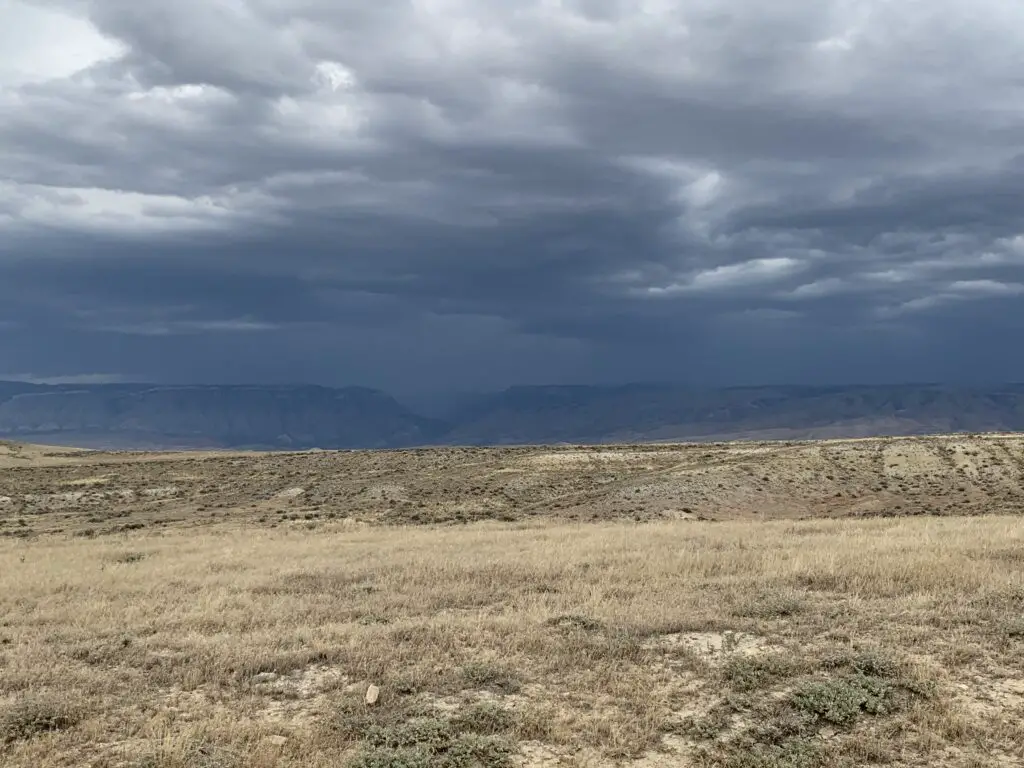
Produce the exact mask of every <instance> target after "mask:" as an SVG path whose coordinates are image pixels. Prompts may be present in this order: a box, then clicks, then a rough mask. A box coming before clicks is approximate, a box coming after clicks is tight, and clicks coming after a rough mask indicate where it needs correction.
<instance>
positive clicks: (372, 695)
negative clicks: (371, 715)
mask: <svg viewBox="0 0 1024 768" xmlns="http://www.w3.org/2000/svg"><path fill="white" fill-rule="evenodd" d="M379 698H380V688H378V687H377V686H376V685H371V686H370V687H369V688H367V689H366V703H367V704H368V705H369V706H371V707H372V706H373V705H374V704H376V703H377V699H379Z"/></svg>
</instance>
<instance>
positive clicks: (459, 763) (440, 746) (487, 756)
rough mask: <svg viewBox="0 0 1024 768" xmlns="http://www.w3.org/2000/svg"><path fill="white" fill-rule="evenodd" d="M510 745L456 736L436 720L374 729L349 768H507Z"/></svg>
mask: <svg viewBox="0 0 1024 768" xmlns="http://www.w3.org/2000/svg"><path fill="white" fill-rule="evenodd" d="M512 751H513V750H512V747H511V745H510V744H509V743H508V742H506V741H505V740H503V739H498V738H495V737H493V736H483V735H480V734H477V733H456V732H455V731H454V729H453V728H452V727H451V726H449V725H448V724H447V723H445V722H443V721H441V720H436V719H424V720H421V721H419V722H410V723H405V724H404V725H401V726H394V727H391V728H375V729H372V730H371V731H370V732H369V733H368V734H367V739H366V742H365V744H364V747H363V750H362V752H360V753H359V754H358V755H357V756H356V758H355V760H354V761H353V762H352V763H351V766H352V768H421V767H422V768H426V767H427V766H430V767H431V768H506V766H509V765H510V757H511V755H512Z"/></svg>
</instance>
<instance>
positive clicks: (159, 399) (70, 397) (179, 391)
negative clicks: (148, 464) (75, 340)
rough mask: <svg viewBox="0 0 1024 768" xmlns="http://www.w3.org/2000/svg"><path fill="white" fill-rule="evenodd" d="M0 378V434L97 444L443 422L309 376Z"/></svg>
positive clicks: (341, 444) (349, 432)
mask: <svg viewBox="0 0 1024 768" xmlns="http://www.w3.org/2000/svg"><path fill="white" fill-rule="evenodd" d="M11 390H14V391H12V392H11V393H10V394H7V392H8V390H5V388H3V387H0V434H4V435H7V436H9V437H18V438H24V439H32V440H36V441H39V442H46V441H50V442H59V443H68V442H72V443H76V444H79V445H96V446H102V447H136V446H138V447H156V446H160V445H167V446H174V447H178V446H192V447H253V448H272V447H273V448H308V447H324V448H355V447H370V448H376V447H393V446H405V445H419V444H423V443H428V442H432V441H433V440H435V439H436V437H437V434H438V433H439V432H440V426H439V424H438V423H437V422H434V421H432V420H430V419H426V418H423V417H421V416H418V415H416V414H414V413H412V412H411V411H409V410H408V409H407V408H405V407H403V406H402V405H400V404H399V403H398V402H397V401H396V400H394V398H392V397H391V396H389V395H387V394H385V393H383V392H378V391H376V390H372V389H365V388H362V387H347V388H344V389H331V388H328V387H316V386H276V387H275V386H153V385H139V384H134V385H93V386H75V387H71V386H55V387H42V386H38V387H31V388H29V389H27V390H26V389H25V386H24V385H22V386H21V389H20V390H18V388H16V387H12V388H11Z"/></svg>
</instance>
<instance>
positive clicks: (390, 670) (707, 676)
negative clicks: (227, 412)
mask: <svg viewBox="0 0 1024 768" xmlns="http://www.w3.org/2000/svg"><path fill="white" fill-rule="evenodd" d="M1022 511H1024V438H1022V437H1019V436H1013V435H984V436H967V435H946V436H936V437H923V438H884V439H876V438H871V439H860V440H826V441H820V442H775V443H772V442H745V443H703V444H701V443H697V444H655V445H624V446H534V447H522V448H511V447H506V448H432V449H416V450H400V451H372V452H371V451H309V452H291V453H249V452H239V451H235V452H224V451H196V452H142V453H127V452H116V451H115V452H108V451H96V450H82V449H74V448H60V447H53V446H40V445H27V444H21V443H0V680H2V681H3V684H2V686H0V764H3V765H4V766H5V767H6V766H10V768H63V767H65V766H89V768H252V767H253V766H255V767H256V768H300V767H301V768H435V767H436V768H562V767H564V768H605V767H611V766H616V767H619V768H832V766H838V767H839V768H861V767H862V766H871V767H876V766H877V767H879V768H880V767H881V766H887V767H888V768H912V767H913V768H917V767H918V766H926V765H927V766H939V768H982V766H985V767H986V768H988V767H989V766H992V767H994V768H1011V766H1018V765H1020V764H1021V763H1022V761H1024V738H1022V735H1021V729H1020V723H1021V722H1022V721H1024V619H1022V616H1024V567H1022V565H1024V517H1022V515H1021V513H1022Z"/></svg>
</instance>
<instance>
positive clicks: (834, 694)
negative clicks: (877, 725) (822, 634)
mask: <svg viewBox="0 0 1024 768" xmlns="http://www.w3.org/2000/svg"><path fill="white" fill-rule="evenodd" d="M895 694H896V689H895V688H894V687H893V685H892V684H890V683H888V682H886V681H884V680H880V679H878V678H872V677H867V676H865V675H855V676H852V677H850V678H848V679H837V680H815V681H811V682H807V683H804V684H803V685H802V686H800V687H799V688H797V690H796V691H794V692H793V694H792V695H791V697H790V703H791V704H792V705H793V707H795V708H796V709H797V710H799V711H801V712H804V713H806V714H808V715H810V716H812V717H813V718H815V719H817V720H819V721H821V722H825V723H831V724H832V725H838V726H841V727H849V726H851V725H853V724H854V723H855V722H857V718H859V717H860V715H861V714H869V715H882V714H887V713H889V712H892V711H894V710H895V709H897V706H896V697H895Z"/></svg>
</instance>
